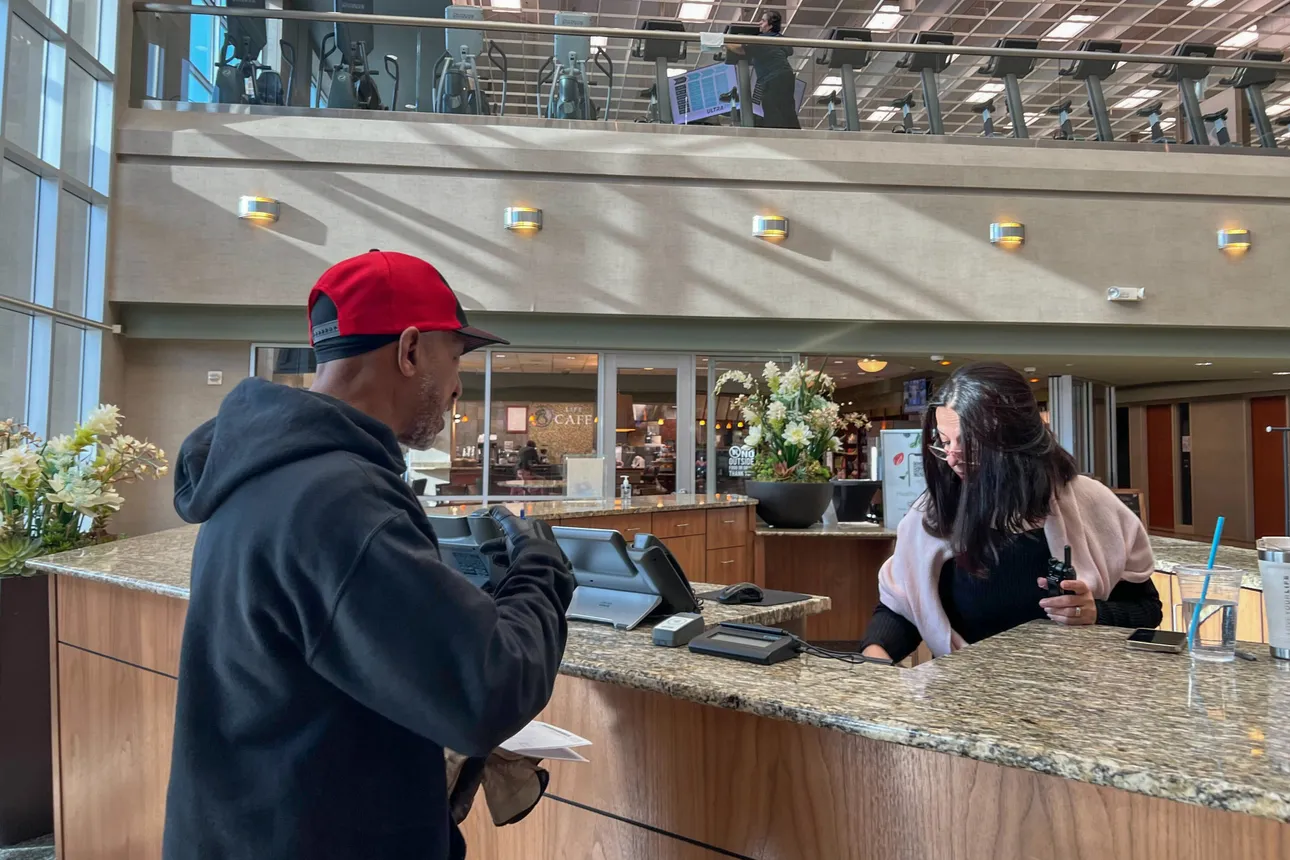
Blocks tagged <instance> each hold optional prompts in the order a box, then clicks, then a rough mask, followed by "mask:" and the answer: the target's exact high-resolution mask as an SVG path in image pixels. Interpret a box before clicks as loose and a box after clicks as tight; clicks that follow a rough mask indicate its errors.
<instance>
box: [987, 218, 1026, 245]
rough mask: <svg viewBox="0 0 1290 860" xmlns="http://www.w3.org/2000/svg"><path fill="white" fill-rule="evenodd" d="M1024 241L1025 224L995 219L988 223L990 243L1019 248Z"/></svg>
mask: <svg viewBox="0 0 1290 860" xmlns="http://www.w3.org/2000/svg"><path fill="white" fill-rule="evenodd" d="M1025 242H1026V225H1025V224H1019V223H1017V222H1016V221H997V222H995V223H993V224H991V225H990V244H991V245H1002V246H1003V247H1005V248H1020V247H1021V246H1022V245H1024V244H1025Z"/></svg>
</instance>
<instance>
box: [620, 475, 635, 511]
mask: <svg viewBox="0 0 1290 860" xmlns="http://www.w3.org/2000/svg"><path fill="white" fill-rule="evenodd" d="M618 495H619V496H620V497H621V498H622V500H623V505H624V506H626V505H630V504H631V503H632V482H631V481H629V480H627V476H626V475H623V486H622V489H621V490H620V491H619V493H618Z"/></svg>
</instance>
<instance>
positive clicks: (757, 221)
mask: <svg viewBox="0 0 1290 860" xmlns="http://www.w3.org/2000/svg"><path fill="white" fill-rule="evenodd" d="M752 233H753V235H754V236H756V237H757V238H758V239H786V238H788V219H787V218H785V217H784V216H782V215H754V216H753V231H752Z"/></svg>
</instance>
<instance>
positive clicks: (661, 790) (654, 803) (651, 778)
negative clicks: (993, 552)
mask: <svg viewBox="0 0 1290 860" xmlns="http://www.w3.org/2000/svg"><path fill="white" fill-rule="evenodd" d="M543 719H547V720H550V721H551V722H553V723H556V724H558V725H561V726H564V727H566V728H568V729H570V730H571V731H574V732H577V733H578V734H581V735H583V736H585V737H587V738H589V739H590V740H592V741H593V742H594V744H595V745H594V746H593V747H591V748H590V751H589V752H588V757H589V758H590V759H591V762H590V763H589V764H569V763H560V762H554V763H550V769H551V774H552V778H551V787H550V790H551V792H552V793H554V794H557V795H559V796H561V797H564V798H568V799H570V800H573V801H576V802H578V803H583V804H586V805H588V806H591V807H593V808H597V809H601V810H605V811H608V812H610V813H613V814H615V815H619V816H622V817H624V818H627V819H630V820H632V821H638V822H642V823H644V824H648V825H651V826H653V827H657V828H660V829H662V830H664V831H666V832H669V833H676V834H679V835H682V836H685V837H688V838H690V839H695V840H698V841H700V842H702V843H705V844H707V845H711V846H714V847H716V848H720V849H723V850H725V851H731V852H735V853H737V854H740V855H744V856H748V857H755V858H759V860H760V858H764V860H801V858H829V860H885V858H933V857H935V858H942V857H946V858H949V857H953V858H956V860H997V858H1026V860H1159V858H1170V860H1229V858H1233V857H1241V858H1284V857H1287V856H1290V825H1286V824H1281V823H1279V822H1275V821H1270V820H1267V819H1259V818H1252V817H1249V816H1243V815H1237V814H1235V813H1228V812H1221V811H1218V810H1213V809H1206V808H1203V807H1199V806H1190V805H1186V804H1182V803H1176V802H1172V801H1167V800H1160V799H1157V798H1150V797H1144V796H1141V795H1135V794H1130V793H1128V792H1124V791H1119V790H1116V789H1109V788H1103V787H1099V786H1093V785H1089V784H1087V783H1080V782H1074V781H1070V780H1065V779H1061V778H1059V777H1052V776H1046V775H1043V774H1039V773H1035V772H1033V771H1028V770H1023V769H1019V768H1005V767H1001V766H999V765H993V764H985V763H982V762H976V761H972V760H970V759H966V758H959V757H956V756H951V755H946V754H943V753H937V752H932V751H928V750H919V749H914V748H912V747H904V746H900V745H898V744H889V743H882V742H878V741H871V740H868V739H865V738H860V737H855V736H852V735H845V734H842V733H840V732H836V731H830V730H826V729H818V728H813V727H808V726H800V725H796V724H793V723H786V722H779V721H774V720H767V719H763V718H759V717H754V716H752V715H749V714H742V713H738V712H735V711H727V710H721V709H718V708H712V707H706V706H702V705H697V704H693V703H689V702H681V701H677V700H675V699H671V698H668V697H666V696H663V695H660V694H657V693H646V692H641V691H637V690H629V689H625V688H622V687H614V686H611V685H607V684H599V683H596V682H593V681H585V680H580V679H575V678H568V677H561V678H560V680H559V682H558V684H557V687H556V695H555V697H554V699H553V700H552V703H551V705H550V706H549V707H548V708H547V710H546V712H545V715H544V717H543ZM714 740H715V741H716V742H714ZM539 809H541V810H542V811H543V815H542V816H540V817H538V818H537V819H536V820H535V821H532V822H530V821H528V820H526V821H523V822H520V823H519V824H516V825H512V826H511V827H508V828H506V831H507V832H506V833H505V834H504V836H505V839H506V844H507V846H515V847H514V848H513V849H509V850H508V849H505V848H503V846H501V844H500V843H496V842H495V843H493V844H494V845H496V846H497V848H496V850H494V851H488V850H484V851H479V852H478V853H473V854H472V856H481V857H485V858H490V860H521V858H528V857H531V856H533V855H532V854H531V853H530V852H531V851H532V850H533V849H534V848H535V847H536V846H538V845H543V846H547V845H549V840H551V839H552V837H553V835H554V836H555V837H556V838H562V837H563V835H564V834H565V833H572V831H573V830H574V829H576V828H575V827H574V825H573V824H572V823H570V824H569V825H568V829H567V830H566V829H564V827H563V826H562V825H559V824H556V823H553V822H551V821H550V820H549V817H555V818H565V819H568V820H569V821H570V822H572V820H573V816H572V813H569V812H566V810H565V805H564V804H559V803H555V802H549V801H544V802H543V803H542V804H541V805H540V806H539ZM577 812H578V814H579V815H581V814H582V811H581V810H578V811H577ZM535 815H536V812H535ZM487 827H488V825H487V824H486V823H484V824H483V825H480V824H477V823H473V822H472V826H471V827H470V828H469V829H468V838H469V839H470V841H471V842H472V852H474V843H480V844H486V842H487V839H486V837H485V835H483V834H481V833H480V831H481V829H485V828H487ZM544 850H548V851H549V850H550V849H549V848H547V847H544ZM580 850H582V849H581V848H577V849H575V851H574V853H572V854H570V855H569V856H584V855H582V854H579V853H577V852H578V851H580ZM660 850H661V853H654V852H650V853H647V854H640V855H637V856H642V857H644V856H648V857H650V858H651V860H669V858H683V857H689V856H691V855H688V854H685V853H683V849H682V848H681V847H677V846H675V845H673V844H670V843H665V844H663V845H662V846H660ZM541 856H543V857H545V856H547V855H546V854H543V855H541ZM597 856H599V855H597ZM604 856H613V855H609V854H606V855H604Z"/></svg>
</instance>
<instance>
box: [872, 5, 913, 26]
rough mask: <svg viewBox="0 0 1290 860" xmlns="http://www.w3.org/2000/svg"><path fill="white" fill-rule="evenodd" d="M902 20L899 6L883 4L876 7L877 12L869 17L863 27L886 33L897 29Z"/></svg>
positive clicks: (902, 16)
mask: <svg viewBox="0 0 1290 860" xmlns="http://www.w3.org/2000/svg"><path fill="white" fill-rule="evenodd" d="M903 20H905V16H904V15H902V14H901V12H900V7H899V6H897V5H896V4H894V3H884V4H883V5H881V6H879V7H878V11H876V12H874V13H873V14H872V15H870V16H869V20H868V21H867V22H865V27H866V28H867V29H870V30H878V31H881V32H883V33H887V32H890V31H892V30H894V29H896V28H897V27H899V26H900V22H901V21H903Z"/></svg>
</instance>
